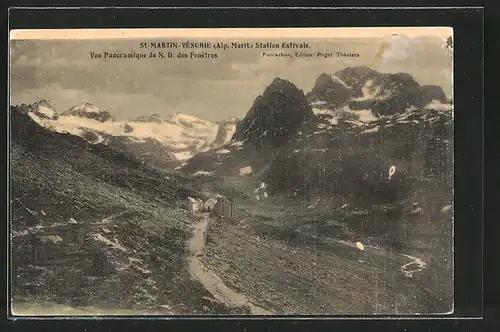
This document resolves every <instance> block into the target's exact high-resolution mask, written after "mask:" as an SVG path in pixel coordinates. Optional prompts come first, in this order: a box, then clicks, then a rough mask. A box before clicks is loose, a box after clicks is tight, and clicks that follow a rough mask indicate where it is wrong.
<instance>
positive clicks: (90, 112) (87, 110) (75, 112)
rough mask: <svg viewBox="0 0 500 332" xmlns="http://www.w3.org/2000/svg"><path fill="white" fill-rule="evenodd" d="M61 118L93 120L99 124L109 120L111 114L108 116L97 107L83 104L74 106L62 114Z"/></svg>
mask: <svg viewBox="0 0 500 332" xmlns="http://www.w3.org/2000/svg"><path fill="white" fill-rule="evenodd" d="M61 116H76V117H81V118H89V119H94V120H97V121H100V122H105V121H107V120H109V119H111V114H109V112H108V111H106V110H101V109H100V108H99V107H97V106H95V105H94V104H91V103H89V102H83V103H81V104H79V105H75V106H73V107H71V108H70V109H69V110H67V111H66V112H64V113H62V114H61ZM111 120H112V119H111Z"/></svg>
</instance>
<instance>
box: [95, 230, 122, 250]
mask: <svg viewBox="0 0 500 332" xmlns="http://www.w3.org/2000/svg"><path fill="white" fill-rule="evenodd" d="M92 236H93V238H94V240H96V241H100V242H102V243H105V244H107V245H109V246H110V247H112V248H114V249H118V250H121V251H123V252H127V249H125V248H124V247H123V246H122V245H121V244H120V243H118V241H111V240H110V239H108V238H106V237H105V236H103V235H102V234H101V233H95V234H92Z"/></svg>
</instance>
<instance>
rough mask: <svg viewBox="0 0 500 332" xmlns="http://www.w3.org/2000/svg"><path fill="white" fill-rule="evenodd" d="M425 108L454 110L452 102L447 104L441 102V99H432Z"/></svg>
mask: <svg viewBox="0 0 500 332" xmlns="http://www.w3.org/2000/svg"><path fill="white" fill-rule="evenodd" d="M425 109H427V110H429V109H431V110H439V111H451V110H453V105H452V104H445V103H442V102H440V101H439V100H435V99H434V100H432V102H431V103H430V104H428V105H427V106H425Z"/></svg>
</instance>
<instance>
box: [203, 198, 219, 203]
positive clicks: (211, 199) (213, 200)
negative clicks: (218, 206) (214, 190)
mask: <svg viewBox="0 0 500 332" xmlns="http://www.w3.org/2000/svg"><path fill="white" fill-rule="evenodd" d="M209 201H210V202H213V203H216V202H217V200H215V199H214V198H209V199H207V200H206V201H205V203H207V202H209Z"/></svg>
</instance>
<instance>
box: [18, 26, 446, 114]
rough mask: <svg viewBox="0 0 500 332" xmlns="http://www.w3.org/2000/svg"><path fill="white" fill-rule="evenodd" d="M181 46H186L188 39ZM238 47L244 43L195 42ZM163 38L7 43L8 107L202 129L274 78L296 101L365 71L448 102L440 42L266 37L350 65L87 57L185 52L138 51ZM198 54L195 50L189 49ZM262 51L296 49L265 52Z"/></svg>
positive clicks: (233, 57) (242, 110)
mask: <svg viewBox="0 0 500 332" xmlns="http://www.w3.org/2000/svg"><path fill="white" fill-rule="evenodd" d="M190 40H195V39H193V38H190ZM207 40H209V41H211V42H212V43H215V42H219V41H223V42H231V41H237V42H246V41H249V42H251V43H254V42H255V40H254V39H247V40H245V39H242V38H239V39H237V40H227V39H226V40H218V39H207V38H204V39H203V41H207ZM150 41H154V42H162V41H166V42H168V41H185V39H183V40H176V39H172V38H169V39H167V38H156V39H151V40H148V39H138V38H136V39H113V40H111V39H110V40H71V39H69V40H11V62H10V65H11V66H10V78H11V104H21V103H26V104H28V103H33V102H36V101H39V100H42V99H46V100H49V101H50V102H51V104H52V105H53V106H54V108H55V109H56V111H57V112H63V111H65V110H67V109H69V108H71V107H72V106H74V105H76V104H80V103H82V102H90V103H92V104H95V105H96V106H98V107H100V108H102V109H107V110H108V111H109V112H110V113H111V114H112V115H113V116H114V117H115V118H116V119H117V120H125V119H134V118H136V117H138V116H141V115H147V114H152V113H157V114H159V115H168V114H172V113H176V112H182V113H186V114H190V115H193V116H197V117H200V118H203V119H206V120H209V121H217V120H223V119H228V118H230V117H238V118H243V117H244V116H245V114H246V113H247V112H248V110H249V109H250V107H251V106H252V103H253V101H254V100H255V98H256V97H257V96H258V95H260V94H262V93H263V91H264V89H265V88H266V86H267V85H269V84H270V83H271V81H272V80H273V79H274V78H275V77H281V78H283V79H287V80H289V81H291V82H292V83H294V84H295V85H296V86H297V87H298V88H299V89H301V90H303V91H304V93H307V92H309V91H310V90H311V89H312V87H313V86H314V83H315V80H316V78H317V77H318V76H319V75H320V74H322V73H325V72H326V73H332V74H333V73H335V72H336V71H338V70H341V69H343V68H345V67H348V66H361V65H366V66H369V67H370V68H372V69H375V70H378V71H380V72H385V73H396V72H406V73H409V74H411V75H412V76H413V77H414V79H415V80H416V81H417V82H418V83H420V84H421V85H424V84H434V85H439V86H441V87H442V88H443V90H444V92H445V93H446V94H447V95H448V96H450V97H451V96H452V89H453V84H452V68H453V63H452V54H451V51H450V50H449V49H446V48H445V45H446V40H445V39H443V38H442V37H431V36H417V37H407V36H402V35H399V36H386V37H378V38H371V37H370V38H326V39H325V38H321V39H300V40H298V39H297V40H294V39H289V38H287V39H269V40H261V41H262V42H268V41H269V42H278V43H281V42H282V41H287V42H290V41H295V42H308V43H309V44H310V45H311V48H310V49H309V50H306V52H311V53H316V52H325V53H328V52H333V53H335V52H350V53H358V54H359V57H351V58H349V57H336V56H335V54H334V56H333V57H329V58H318V57H314V58H294V59H290V58H288V57H286V58H266V57H263V56H262V52H263V51H264V50H262V49H255V48H254V49H229V50H225V51H223V50H217V51H214V50H205V51H208V52H216V53H217V54H218V58H216V59H177V58H174V59H92V58H91V57H90V52H95V53H99V52H110V53H111V52H127V53H128V52H132V51H135V52H147V53H149V51H164V52H168V51H172V52H174V54H177V53H178V52H179V51H187V52H189V51H191V50H179V49H177V50H166V49H163V50H151V49H147V50H144V49H140V47H139V45H140V43H141V42H150ZM197 51H198V52H201V51H203V50H197ZM265 51H267V52H272V53H276V52H278V53H279V52H293V51H301V50H287V49H268V50H265Z"/></svg>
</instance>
